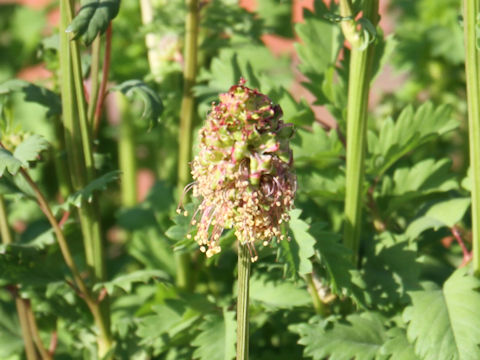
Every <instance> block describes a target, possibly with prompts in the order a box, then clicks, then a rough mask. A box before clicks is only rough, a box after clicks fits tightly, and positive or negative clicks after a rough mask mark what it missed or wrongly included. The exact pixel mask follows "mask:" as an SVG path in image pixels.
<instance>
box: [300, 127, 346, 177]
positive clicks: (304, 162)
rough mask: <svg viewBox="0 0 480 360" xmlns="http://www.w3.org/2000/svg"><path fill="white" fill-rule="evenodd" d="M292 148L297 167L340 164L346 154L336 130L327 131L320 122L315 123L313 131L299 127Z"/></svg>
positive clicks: (320, 167)
mask: <svg viewBox="0 0 480 360" xmlns="http://www.w3.org/2000/svg"><path fill="white" fill-rule="evenodd" d="M292 150H293V155H294V159H295V165H296V166H297V167H302V166H308V167H309V169H311V165H314V166H315V167H316V168H319V169H322V168H325V167H327V166H329V165H333V164H338V163H340V161H341V156H343V155H344V153H345V151H344V147H343V145H342V143H341V142H340V140H339V139H338V134H337V132H336V131H334V130H331V131H329V132H327V131H326V130H324V129H323V128H322V127H321V126H320V125H319V124H318V123H314V124H313V126H312V131H307V130H303V129H298V130H297V133H296V135H295V137H294V139H293V143H292Z"/></svg>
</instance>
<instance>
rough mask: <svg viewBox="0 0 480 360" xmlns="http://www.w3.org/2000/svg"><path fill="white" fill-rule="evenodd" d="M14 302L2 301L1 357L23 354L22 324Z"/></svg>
mask: <svg viewBox="0 0 480 360" xmlns="http://www.w3.org/2000/svg"><path fill="white" fill-rule="evenodd" d="M15 315H16V311H15V308H14V307H13V306H12V303H10V304H7V303H4V302H3V301H0V358H2V359H9V358H10V356H12V355H15V354H21V353H22V351H23V349H24V343H23V339H22V333H21V331H20V324H19V322H18V318H17V316H15Z"/></svg>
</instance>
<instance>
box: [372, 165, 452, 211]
mask: <svg viewBox="0 0 480 360" xmlns="http://www.w3.org/2000/svg"><path fill="white" fill-rule="evenodd" d="M451 166H452V162H451V160H450V159H442V160H438V161H435V160H433V159H426V160H422V161H419V162H418V163H416V164H415V165H413V166H412V167H401V168H399V169H396V170H395V172H394V174H393V177H389V176H385V177H384V179H383V182H382V185H381V189H380V193H381V195H380V197H381V198H383V199H382V201H385V202H387V209H386V212H387V213H390V212H391V211H393V210H394V209H397V208H398V207H400V206H403V205H410V204H412V203H413V200H415V199H416V198H421V197H424V196H426V195H430V194H435V193H444V192H447V191H450V190H456V189H458V182H457V180H456V178H455V177H456V176H455V173H453V172H452V171H451Z"/></svg>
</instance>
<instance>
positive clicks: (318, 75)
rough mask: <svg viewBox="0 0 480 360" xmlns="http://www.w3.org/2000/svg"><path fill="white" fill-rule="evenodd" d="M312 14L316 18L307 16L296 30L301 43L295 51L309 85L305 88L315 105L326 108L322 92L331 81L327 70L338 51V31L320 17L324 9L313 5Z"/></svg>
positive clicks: (325, 100) (324, 95)
mask: <svg viewBox="0 0 480 360" xmlns="http://www.w3.org/2000/svg"><path fill="white" fill-rule="evenodd" d="M315 10H316V11H315V15H313V14H311V13H308V12H306V14H305V15H306V19H305V22H304V23H299V24H297V25H296V26H295V32H296V33H297V35H298V37H299V38H300V40H301V43H299V44H295V45H296V46H295V48H296V50H297V53H298V56H299V58H300V61H301V63H300V65H299V69H300V71H301V72H302V73H303V74H304V75H305V76H307V77H308V79H309V81H310V82H309V83H307V84H305V86H306V87H307V88H308V89H309V90H310V91H311V92H312V93H313V94H314V95H315V96H316V97H317V103H318V104H325V103H326V102H327V98H328V97H327V96H326V94H325V91H324V89H323V87H324V81H326V82H328V79H330V78H329V77H328V76H327V69H328V68H331V67H332V65H334V64H335V61H336V58H337V55H338V52H339V50H340V46H341V44H342V42H341V41H340V36H341V31H340V27H339V26H338V25H337V24H333V23H331V22H329V21H327V20H326V19H325V18H324V17H323V15H324V14H325V13H326V11H327V9H326V8H325V5H323V4H322V3H320V2H316V9H315ZM326 78H328V79H327V80H326Z"/></svg>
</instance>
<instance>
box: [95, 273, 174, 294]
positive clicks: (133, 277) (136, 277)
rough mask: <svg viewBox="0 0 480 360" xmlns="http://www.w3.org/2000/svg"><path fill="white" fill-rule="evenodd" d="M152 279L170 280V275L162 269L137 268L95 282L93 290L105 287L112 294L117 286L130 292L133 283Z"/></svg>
mask: <svg viewBox="0 0 480 360" xmlns="http://www.w3.org/2000/svg"><path fill="white" fill-rule="evenodd" d="M151 279H154V280H162V281H167V280H169V276H168V275H167V274H166V273H165V272H164V271H162V270H137V271H134V272H131V273H128V274H125V275H120V276H117V277H116V278H114V279H113V280H110V281H107V282H101V283H97V284H95V286H94V288H93V290H95V291H96V290H99V289H102V288H104V289H105V290H107V292H108V293H109V294H110V295H111V294H112V293H113V291H114V290H115V288H116V287H118V288H120V289H122V290H124V291H125V292H127V293H129V292H131V290H132V285H133V283H138V282H143V283H146V282H148V281H150V280H151Z"/></svg>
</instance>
